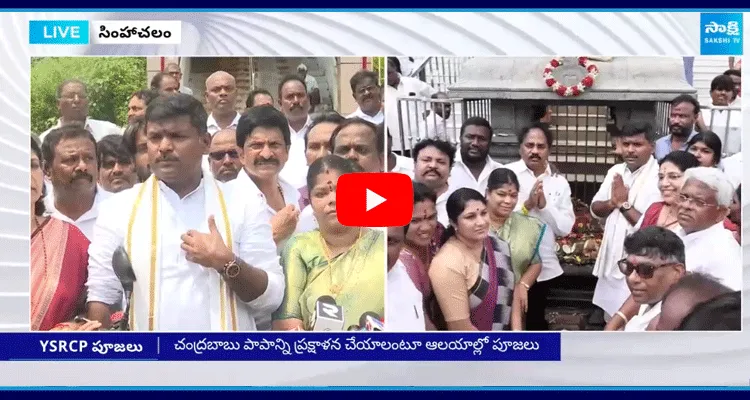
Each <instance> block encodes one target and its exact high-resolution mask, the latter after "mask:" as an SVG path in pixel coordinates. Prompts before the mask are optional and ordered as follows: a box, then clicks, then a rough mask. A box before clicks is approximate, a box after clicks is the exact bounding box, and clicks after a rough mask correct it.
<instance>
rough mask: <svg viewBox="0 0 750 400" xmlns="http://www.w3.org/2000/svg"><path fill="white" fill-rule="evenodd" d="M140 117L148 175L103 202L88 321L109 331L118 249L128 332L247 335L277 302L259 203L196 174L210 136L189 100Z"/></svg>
mask: <svg viewBox="0 0 750 400" xmlns="http://www.w3.org/2000/svg"><path fill="white" fill-rule="evenodd" d="M145 118H146V135H147V136H148V141H147V144H148V157H149V164H150V165H151V170H152V171H153V175H152V176H151V177H150V178H149V179H148V180H146V182H143V183H141V184H139V185H136V186H135V187H133V188H132V189H128V190H125V191H123V192H120V193H118V194H116V195H114V196H113V197H112V198H111V199H109V200H108V201H107V202H106V203H105V204H103V207H102V212H101V214H100V216H99V218H98V220H97V223H96V226H95V228H94V230H95V235H94V238H93V239H92V241H91V245H90V246H89V270H88V281H87V283H86V286H87V287H88V296H87V301H88V303H87V315H88V318H89V319H92V320H97V321H99V322H101V323H102V325H103V326H104V327H105V328H107V327H109V325H110V318H109V317H110V313H111V308H112V307H113V306H114V305H117V304H119V303H120V301H121V299H122V294H121V291H122V285H121V284H120V282H119V280H118V279H117V276H116V275H115V272H114V269H113V268H114V266H113V255H114V254H115V252H118V251H120V250H122V249H124V250H125V251H126V254H127V257H128V259H129V261H130V264H131V266H132V270H133V273H134V275H135V278H136V281H135V285H134V291H133V293H132V297H131V302H130V304H131V308H130V312H131V315H130V317H131V318H130V322H131V323H130V329H131V330H133V331H183V332H184V331H199V332H200V331H203V332H205V331H253V330H256V329H257V324H256V316H262V315H270V313H271V312H273V311H274V310H275V309H276V308H278V307H279V305H280V304H281V300H282V298H283V296H284V276H283V272H282V270H281V266H280V265H279V262H278V256H277V254H276V246H275V245H274V243H273V240H272V239H271V226H270V224H269V223H268V220H267V219H265V218H264V216H263V215H262V209H263V207H264V206H265V204H264V202H263V201H262V199H260V198H258V197H250V196H244V193H238V192H236V191H235V186H234V184H233V183H232V184H225V183H222V182H219V181H217V180H216V179H214V178H213V177H212V176H210V175H206V174H204V173H203V171H204V170H203V168H202V166H201V163H202V159H203V156H204V154H206V153H207V152H208V149H209V144H210V140H211V136H210V135H209V133H208V132H207V129H206V126H207V125H206V120H207V119H208V116H207V115H206V110H205V109H204V107H203V104H201V102H200V101H199V100H197V99H196V98H194V97H192V96H190V95H186V94H182V93H178V94H175V95H171V96H165V97H159V98H158V99H155V100H154V101H152V102H151V104H149V106H148V108H147V110H146V117H145ZM118 249H120V250H118Z"/></svg>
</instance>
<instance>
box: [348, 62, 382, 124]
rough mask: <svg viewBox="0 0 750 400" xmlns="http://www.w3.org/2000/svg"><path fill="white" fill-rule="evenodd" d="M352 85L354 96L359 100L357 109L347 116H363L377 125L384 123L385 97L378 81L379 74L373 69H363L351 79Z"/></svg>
mask: <svg viewBox="0 0 750 400" xmlns="http://www.w3.org/2000/svg"><path fill="white" fill-rule="evenodd" d="M349 85H350V86H351V87H352V97H354V101H356V102H357V106H358V107H357V110H356V111H354V112H353V113H351V114H349V115H348V116H347V117H346V118H355V117H357V118H362V119H363V120H365V121H367V122H372V123H373V124H375V125H379V124H382V123H383V118H384V114H383V99H382V92H381V90H380V84H379V83H378V74H376V73H375V72H373V71H368V70H364V69H363V70H362V71H359V72H357V73H356V74H354V75H353V76H352V78H351V79H350V80H349Z"/></svg>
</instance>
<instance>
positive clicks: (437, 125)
mask: <svg viewBox="0 0 750 400" xmlns="http://www.w3.org/2000/svg"><path fill="white" fill-rule="evenodd" d="M430 98H431V99H433V100H447V99H448V94H446V93H443V92H438V93H435V94H433V95H432V96H430ZM450 116H451V103H449V102H445V103H440V102H436V103H431V107H430V109H429V110H427V111H425V113H424V123H423V124H422V125H421V127H420V129H419V138H420V139H424V138H433V139H441V140H447V141H449V142H451V143H454V142H458V141H460V140H461V139H460V136H461V133H460V132H459V130H460V128H458V127H456V126H454V125H453V124H454V123H455V122H456V121H455V119H454V120H453V121H450V120H449V118H450ZM457 128H458V129H457Z"/></svg>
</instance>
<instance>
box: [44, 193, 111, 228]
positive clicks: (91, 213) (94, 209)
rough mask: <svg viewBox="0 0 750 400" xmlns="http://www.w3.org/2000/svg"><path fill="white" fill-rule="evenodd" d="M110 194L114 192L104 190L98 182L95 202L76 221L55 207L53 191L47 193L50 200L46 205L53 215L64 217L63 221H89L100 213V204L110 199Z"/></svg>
mask: <svg viewBox="0 0 750 400" xmlns="http://www.w3.org/2000/svg"><path fill="white" fill-rule="evenodd" d="M49 187H50V188H51V187H52V185H50V186H49ZM110 196H112V193H110V192H108V191H106V190H104V189H103V188H102V187H101V186H99V185H98V184H97V185H96V194H95V195H94V204H92V205H91V208H90V209H89V210H88V211H86V212H85V213H83V215H81V216H80V217H79V218H78V220H76V221H73V220H72V219H70V218H68V217H67V216H66V215H63V214H62V213H60V212H59V211H57V209H56V208H55V198H54V195H53V194H52V191H50V192H49V193H47V196H46V198H45V200H46V199H49V201H45V205H44V206H45V207H46V208H47V213H49V214H52V216H54V217H55V218H57V219H62V220H63V221H67V222H71V223H73V222H83V221H87V220H90V219H95V218H96V217H97V216H98V215H99V211H98V210H99V204H100V203H101V202H102V201H104V200H106V199H108V198H109V197H110Z"/></svg>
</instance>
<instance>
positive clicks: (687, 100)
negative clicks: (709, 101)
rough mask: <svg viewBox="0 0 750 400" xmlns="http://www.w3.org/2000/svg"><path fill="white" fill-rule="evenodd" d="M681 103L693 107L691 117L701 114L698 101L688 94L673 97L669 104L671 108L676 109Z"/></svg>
mask: <svg viewBox="0 0 750 400" xmlns="http://www.w3.org/2000/svg"><path fill="white" fill-rule="evenodd" d="M682 103H690V104H692V105H693V115H696V116H697V115H698V114H699V113H700V112H701V104H700V103H699V102H698V99H696V98H695V97H693V96H691V95H689V94H681V95H679V96H677V97H675V98H674V99H673V100H672V102H671V103H670V104H671V105H672V107H677V106H679V105H680V104H682Z"/></svg>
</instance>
